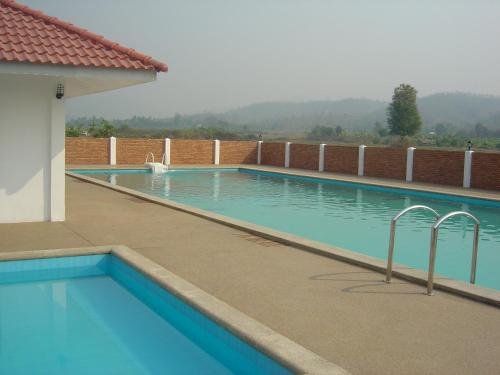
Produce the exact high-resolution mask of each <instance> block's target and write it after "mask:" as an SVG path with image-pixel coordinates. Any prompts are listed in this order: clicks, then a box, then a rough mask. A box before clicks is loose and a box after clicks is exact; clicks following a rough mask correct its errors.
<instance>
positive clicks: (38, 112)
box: [0, 75, 65, 223]
mask: <svg viewBox="0 0 500 375" xmlns="http://www.w3.org/2000/svg"><path fill="white" fill-rule="evenodd" d="M56 85H57V81H56V79H55V78H49V77H34V76H30V77H20V76H8V75H0V223H16V222H29V221H49V220H52V221H60V220H64V216H65V210H64V189H65V186H64V118H65V113H64V99H62V100H57V99H55V87H56Z"/></svg>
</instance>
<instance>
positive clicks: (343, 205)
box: [73, 168, 500, 290]
mask: <svg viewBox="0 0 500 375" xmlns="http://www.w3.org/2000/svg"><path fill="white" fill-rule="evenodd" d="M73 172H75V173H81V174H85V175H89V176H91V177H94V178H97V179H101V180H104V181H108V182H111V183H113V184H115V185H119V186H123V187H127V188H132V189H135V190H137V191H140V192H143V193H147V194H151V195H154V196H157V197H161V198H166V199H170V200H172V201H175V202H179V203H183V204H187V205H190V206H193V207H197V208H201V209H204V210H207V211H212V212H215V213H218V214H221V215H225V216H228V217H231V218H235V219H239V220H243V221H247V222H250V223H254V224H258V225H262V226H266V227H269V228H272V229H276V230H279V231H282V232H287V233H291V234H294V235H298V236H301V237H304V238H307V239H312V240H316V241H320V242H323V243H326V244H329V245H333V246H338V247H341V248H344V249H348V250H352V251H355V252H357V253H362V254H366V255H369V256H372V257H375V258H379V259H383V260H385V259H387V246H388V239H389V223H390V220H391V218H392V217H393V216H394V215H395V214H397V213H398V212H399V211H400V210H402V209H403V208H405V207H409V206H411V205H415V204H422V205H427V206H430V207H432V208H434V209H435V210H436V211H438V213H439V214H441V215H443V214H446V213H448V212H450V211H456V210H464V211H468V212H470V213H472V214H473V215H475V216H476V217H478V218H479V220H480V221H481V233H480V242H479V256H478V265H477V277H476V283H477V284H478V285H481V286H485V287H489V288H493V289H497V290H500V272H497V270H498V267H499V266H500V202H496V201H491V200H481V199H475V198H467V197H458V196H452V195H444V194H436V193H427V192H421V191H413V190H406V189H396V188H385V187H378V186H372V185H365V184H357V183H350V182H342V181H334V180H326V179H316V178H309V177H300V176H292V175H286V174H280V173H271V172H263V171H256V170H250V169H244V168H241V169H220V170H213V169H206V170H196V169H191V170H171V171H169V172H168V173H166V174H156V175H154V174H151V173H149V172H148V171H145V170H121V171H117V170H114V171H113V170H106V171H103V170H101V171H95V170H94V171H92V170H86V171H82V170H74V171H73ZM433 222H434V219H433V217H432V216H430V215H429V214H428V213H425V212H418V211H417V212H413V213H411V214H409V215H408V216H405V217H403V218H402V219H401V220H400V221H398V231H397V235H396V250H395V256H394V260H395V262H397V263H399V264H402V265H406V266H409V267H412V268H416V269H421V270H424V271H426V270H427V266H428V257H429V242H430V227H431V225H432V224H433ZM472 228H473V227H472V224H471V222H470V221H468V220H467V219H465V218H463V217H458V218H454V219H451V220H450V221H448V222H446V223H445V224H443V226H442V227H441V229H440V237H439V245H438V253H437V260H436V272H437V273H438V274H441V275H444V276H447V277H451V278H454V279H459V280H464V281H468V278H469V272H470V263H471V249H472V234H473V230H472Z"/></svg>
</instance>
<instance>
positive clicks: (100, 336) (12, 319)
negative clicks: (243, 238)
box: [0, 254, 291, 375]
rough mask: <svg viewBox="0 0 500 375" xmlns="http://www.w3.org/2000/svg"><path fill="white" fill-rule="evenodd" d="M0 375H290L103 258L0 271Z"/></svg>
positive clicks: (8, 264) (31, 263)
mask: <svg viewBox="0 0 500 375" xmlns="http://www.w3.org/2000/svg"><path fill="white" fill-rule="evenodd" d="M0 306H1V308H0V374H6V375H7V374H8V375H18V374H19V375H25V374H37V375H39V374H47V375H57V374H73V375H78V374H82V375H83V374H120V375H122V374H130V375H132V374H133V375H140V374H193V375H195V374H196V375H197V374H291V372H290V371H289V370H287V369H286V368H284V367H283V366H281V365H280V364H278V363H277V362H275V361H273V360H272V359H270V358H269V357H267V356H265V355H264V354H262V353H260V352H259V351H257V350H256V349H254V348H253V347H252V346H250V345H248V344H247V343H245V342H244V341H242V340H240V339H239V338H237V337H236V336H234V335H232V334H231V333H230V332H229V331H227V330H225V329H224V328H222V327H221V326H219V325H218V324H216V323H214V322H213V321H212V320H210V319H208V318H207V317H206V316H205V315H203V314H201V313H200V312H199V311H197V310H196V309H194V308H192V307H191V306H189V305H187V304H186V303H184V302H183V301H181V300H180V299H178V298H177V297H175V296H174V295H173V294H171V293H169V292H168V291H166V290H165V289H163V288H162V287H160V286H159V285H158V284H156V283H155V282H153V281H152V280H151V279H149V278H148V277H146V276H144V275H143V274H141V273H140V272H138V271H136V270H135V269H134V268H132V267H131V266H129V265H128V264H127V263H125V262H124V261H122V260H121V259H119V258H118V257H116V256H114V255H112V254H98V255H85V256H70V257H59V258H47V259H32V260H13V261H2V262H0Z"/></svg>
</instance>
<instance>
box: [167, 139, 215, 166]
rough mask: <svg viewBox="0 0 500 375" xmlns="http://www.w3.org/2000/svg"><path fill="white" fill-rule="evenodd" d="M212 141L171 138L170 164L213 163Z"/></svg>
mask: <svg viewBox="0 0 500 375" xmlns="http://www.w3.org/2000/svg"><path fill="white" fill-rule="evenodd" d="M213 162H214V141H205V140H184V139H172V140H171V141H170V163H171V164H213Z"/></svg>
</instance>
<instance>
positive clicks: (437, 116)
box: [218, 93, 500, 130]
mask: <svg viewBox="0 0 500 375" xmlns="http://www.w3.org/2000/svg"><path fill="white" fill-rule="evenodd" d="M417 104H418V108H419V111H420V114H421V116H422V120H423V122H424V124H425V125H426V126H428V127H432V126H434V125H435V124H437V123H451V124H453V125H455V126H458V127H464V126H471V125H474V124H476V123H477V122H482V123H483V124H485V125H488V126H489V127H491V128H492V129H493V128H496V129H500V97H495V96H486V95H474V94H467V93H440V94H434V95H429V96H425V97H422V98H419V99H418V103H417ZM387 106H388V103H386V102H382V101H375V100H369V99H344V100H338V101H311V102H303V103H292V102H276V103H258V104H252V105H249V106H246V107H242V108H238V109H234V110H231V111H228V112H225V113H222V114H219V115H218V116H219V117H220V118H221V119H224V120H225V121H227V122H228V123H235V124H241V125H243V124H245V125H247V126H256V127H260V128H270V129H282V128H286V129H290V130H296V129H307V128H311V127H314V126H316V125H329V126H336V125H340V126H342V127H345V128H351V129H370V128H372V127H373V124H374V123H375V122H376V121H379V122H381V123H383V124H385V123H386V109H387Z"/></svg>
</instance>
